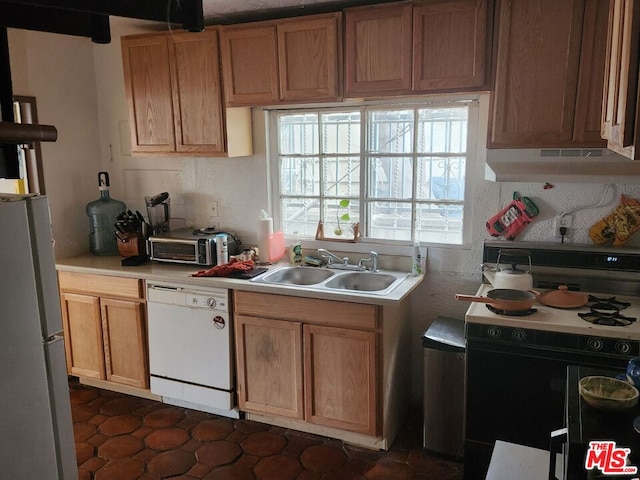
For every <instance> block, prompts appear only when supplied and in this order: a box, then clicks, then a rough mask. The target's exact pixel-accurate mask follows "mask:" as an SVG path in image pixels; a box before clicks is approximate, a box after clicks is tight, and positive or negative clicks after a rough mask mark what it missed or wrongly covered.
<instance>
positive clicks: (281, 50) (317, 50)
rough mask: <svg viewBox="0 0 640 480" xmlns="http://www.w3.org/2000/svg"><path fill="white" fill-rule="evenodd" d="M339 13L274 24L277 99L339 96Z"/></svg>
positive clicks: (318, 98)
mask: <svg viewBox="0 0 640 480" xmlns="http://www.w3.org/2000/svg"><path fill="white" fill-rule="evenodd" d="M340 19H341V15H340V14H339V13H337V14H332V15H329V16H322V17H320V18H311V19H308V20H292V21H286V22H283V23H282V24H280V25H278V27H277V31H278V64H279V72H280V99H281V100H283V101H298V100H318V101H320V100H336V99H337V98H338V97H339V96H340V82H339V74H338V72H339V65H340V61H339V58H340V57H339V52H340V41H339V38H340V37H339V35H338V29H339V21H340Z"/></svg>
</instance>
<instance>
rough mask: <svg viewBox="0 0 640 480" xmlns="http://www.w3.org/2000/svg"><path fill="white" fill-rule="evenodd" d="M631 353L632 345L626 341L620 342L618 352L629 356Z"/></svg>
mask: <svg viewBox="0 0 640 480" xmlns="http://www.w3.org/2000/svg"><path fill="white" fill-rule="evenodd" d="M630 351H631V344H630V343H629V342H626V341H624V340H620V341H619V342H618V343H616V352H617V353H622V354H623V355H627V354H628V353H629V352H630Z"/></svg>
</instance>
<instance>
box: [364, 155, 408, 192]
mask: <svg viewBox="0 0 640 480" xmlns="http://www.w3.org/2000/svg"><path fill="white" fill-rule="evenodd" d="M367 165H368V176H369V192H368V193H369V197H370V198H407V199H411V191H412V184H413V162H412V159H411V157H400V158H397V157H394V158H367Z"/></svg>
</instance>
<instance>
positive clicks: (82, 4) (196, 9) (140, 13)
mask: <svg viewBox="0 0 640 480" xmlns="http://www.w3.org/2000/svg"><path fill="white" fill-rule="evenodd" d="M0 4H6V5H9V6H12V7H17V6H20V7H24V8H28V9H29V10H30V9H31V8H36V7H40V8H46V9H49V10H48V11H53V10H60V11H64V12H77V13H92V14H97V15H104V16H116V17H126V18H137V19H140V20H151V21H156V22H166V23H181V24H182V26H183V28H184V29H185V30H188V31H192V32H199V31H202V30H203V29H204V16H203V10H202V0H0ZM0 18H1V17H0Z"/></svg>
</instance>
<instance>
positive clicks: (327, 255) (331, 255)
mask: <svg viewBox="0 0 640 480" xmlns="http://www.w3.org/2000/svg"><path fill="white" fill-rule="evenodd" d="M318 253H319V254H320V255H322V258H326V259H327V266H331V265H333V262H334V260H337V261H338V262H340V264H341V265H343V266H347V265H349V257H343V258H340V257H339V256H337V255H336V254H335V253H331V252H330V251H329V250H325V249H324V248H319V249H318Z"/></svg>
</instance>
